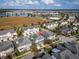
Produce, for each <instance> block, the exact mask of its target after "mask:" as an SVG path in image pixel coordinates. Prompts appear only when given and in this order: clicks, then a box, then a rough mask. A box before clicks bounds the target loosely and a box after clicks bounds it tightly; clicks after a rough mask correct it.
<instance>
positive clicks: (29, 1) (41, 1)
mask: <svg viewBox="0 0 79 59" xmlns="http://www.w3.org/2000/svg"><path fill="white" fill-rule="evenodd" d="M0 9H79V0H0Z"/></svg>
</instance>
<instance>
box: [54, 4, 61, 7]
mask: <svg viewBox="0 0 79 59" xmlns="http://www.w3.org/2000/svg"><path fill="white" fill-rule="evenodd" d="M53 5H54V6H57V7H60V6H62V5H61V4H53Z"/></svg>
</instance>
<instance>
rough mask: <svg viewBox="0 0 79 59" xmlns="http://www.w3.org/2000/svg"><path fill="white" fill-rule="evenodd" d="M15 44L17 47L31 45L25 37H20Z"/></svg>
mask: <svg viewBox="0 0 79 59" xmlns="http://www.w3.org/2000/svg"><path fill="white" fill-rule="evenodd" d="M16 42H18V44H17V46H23V45H28V44H31V43H32V42H31V41H30V40H29V39H28V38H27V37H20V38H18V39H17V41H16Z"/></svg>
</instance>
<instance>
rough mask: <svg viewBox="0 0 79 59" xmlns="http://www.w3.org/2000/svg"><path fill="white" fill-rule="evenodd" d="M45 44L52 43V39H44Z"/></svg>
mask: <svg viewBox="0 0 79 59" xmlns="http://www.w3.org/2000/svg"><path fill="white" fill-rule="evenodd" d="M44 44H50V45H51V44H52V40H44Z"/></svg>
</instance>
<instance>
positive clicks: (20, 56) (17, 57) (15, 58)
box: [13, 51, 31, 59]
mask: <svg viewBox="0 0 79 59" xmlns="http://www.w3.org/2000/svg"><path fill="white" fill-rule="evenodd" d="M30 53H31V51H28V52H26V53H24V54H21V55H19V56H16V57H14V58H13V59H20V58H22V57H23V56H26V55H28V54H30Z"/></svg>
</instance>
